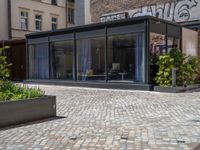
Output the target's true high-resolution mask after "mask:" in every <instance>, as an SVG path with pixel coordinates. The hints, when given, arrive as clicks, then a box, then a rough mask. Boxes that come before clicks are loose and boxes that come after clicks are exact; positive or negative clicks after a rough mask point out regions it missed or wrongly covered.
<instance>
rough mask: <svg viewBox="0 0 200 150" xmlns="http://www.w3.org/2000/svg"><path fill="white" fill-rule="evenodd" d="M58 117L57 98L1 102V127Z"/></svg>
mask: <svg viewBox="0 0 200 150" xmlns="http://www.w3.org/2000/svg"><path fill="white" fill-rule="evenodd" d="M55 116H56V97H55V96H43V97H39V98H34V99H28V100H20V101H8V102H0V127H6V126H9V125H17V124H21V123H26V122H30V121H36V120H40V119H45V118H50V117H55Z"/></svg>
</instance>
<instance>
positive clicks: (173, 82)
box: [172, 68, 178, 87]
mask: <svg viewBox="0 0 200 150" xmlns="http://www.w3.org/2000/svg"><path fill="white" fill-rule="evenodd" d="M177 70H178V68H173V69H172V87H176V71H177Z"/></svg>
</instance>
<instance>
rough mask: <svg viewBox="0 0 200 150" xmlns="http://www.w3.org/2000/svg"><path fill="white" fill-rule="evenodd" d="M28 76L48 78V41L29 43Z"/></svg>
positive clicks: (31, 77)
mask: <svg viewBox="0 0 200 150" xmlns="http://www.w3.org/2000/svg"><path fill="white" fill-rule="evenodd" d="M29 78H30V79H49V49H48V43H41V44H33V45H29Z"/></svg>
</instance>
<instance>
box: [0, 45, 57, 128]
mask: <svg viewBox="0 0 200 150" xmlns="http://www.w3.org/2000/svg"><path fill="white" fill-rule="evenodd" d="M4 50H5V47H3V48H1V49H0V114H1V115H0V127H4V126H8V125H15V124H20V123H25V122H29V121H35V120H39V119H44V118H49V117H55V116H56V97H55V96H45V95H44V92H43V91H42V90H40V89H39V88H29V87H27V86H21V85H16V84H14V83H12V82H11V81H8V77H9V76H10V70H9V66H10V65H9V64H8V63H7V62H6V56H4V55H3V51H4Z"/></svg>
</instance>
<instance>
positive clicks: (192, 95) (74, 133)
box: [0, 85, 200, 150]
mask: <svg viewBox="0 0 200 150" xmlns="http://www.w3.org/2000/svg"><path fill="white" fill-rule="evenodd" d="M29 86H34V85H29ZM37 86H38V85H37ZM39 87H40V88H42V89H43V90H44V91H45V92H46V94H47V95H56V96H57V115H58V116H60V117H62V118H60V119H55V120H49V121H42V122H39V123H38V122H37V123H31V124H28V125H22V126H20V127H14V128H10V129H7V130H0V150H40V149H41V150H46V149H48V150H55V149H56V150H67V149H69V150H75V149H82V150H86V149H87V150H89V149H91V150H93V149H95V150H103V149H105V150H106V149H107V150H132V149H133V150H142V149H146V150H165V149H166V150H182V149H183V150H191V149H192V148H193V147H194V146H195V147H196V146H198V145H200V142H199V141H200V122H199V120H200V117H199V116H200V92H199V90H195V91H191V92H188V93H179V94H169V93H155V92H145V91H129V90H126V91H125V90H106V89H92V88H77V87H65V86H48V85H39ZM194 143H195V144H194Z"/></svg>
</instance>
